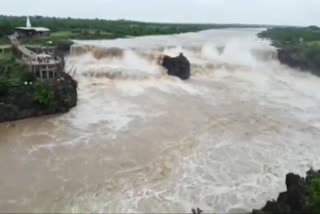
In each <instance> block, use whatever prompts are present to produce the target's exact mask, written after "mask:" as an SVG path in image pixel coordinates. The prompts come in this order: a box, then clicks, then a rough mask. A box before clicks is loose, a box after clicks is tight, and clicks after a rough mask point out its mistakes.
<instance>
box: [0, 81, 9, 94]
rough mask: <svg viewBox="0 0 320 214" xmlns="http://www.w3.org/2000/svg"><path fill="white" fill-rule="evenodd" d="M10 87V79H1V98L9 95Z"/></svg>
mask: <svg viewBox="0 0 320 214" xmlns="http://www.w3.org/2000/svg"><path fill="white" fill-rule="evenodd" d="M10 85H11V84H10V80H9V79H7V78H4V77H0V96H5V95H7V93H8V90H9V87H10Z"/></svg>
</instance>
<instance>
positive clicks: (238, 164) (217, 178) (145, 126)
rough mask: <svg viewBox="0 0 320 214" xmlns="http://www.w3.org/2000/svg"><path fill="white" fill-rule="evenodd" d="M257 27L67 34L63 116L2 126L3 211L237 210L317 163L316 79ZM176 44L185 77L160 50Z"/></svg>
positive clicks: (170, 51)
mask: <svg viewBox="0 0 320 214" xmlns="http://www.w3.org/2000/svg"><path fill="white" fill-rule="evenodd" d="M260 31H261V29H241V30H239V29H224V30H209V31H203V32H199V33H187V34H180V35H169V36H146V37H139V38H131V39H116V40H108V41H76V44H75V45H74V46H73V47H72V50H71V54H70V56H68V57H67V58H66V63H67V64H66V66H67V69H71V68H73V69H75V70H76V73H75V78H76V79H77V81H78V82H79V104H78V106H77V107H76V108H75V109H73V110H72V111H71V112H69V113H68V114H64V115H56V116H48V117H42V118H35V119H27V120H23V121H19V122H16V127H14V128H12V127H10V126H8V124H1V125H0V139H1V144H0V170H1V172H2V175H3V176H1V178H0V183H1V185H0V207H1V208H2V209H1V210H2V211H4V212H44V211H45V212H63V213H66V212H114V213H125V212H145V213H168V212H170V213H176V212H179V213H182V212H191V208H193V207H200V208H202V209H203V210H204V211H206V212H217V213H223V212H235V213H239V212H247V211H250V210H251V209H253V208H260V207H262V206H263V205H264V203H265V201H266V200H269V199H272V198H275V197H276V196H277V195H278V193H279V192H280V191H281V190H284V189H285V186H284V185H283V177H284V175H285V174H286V173H287V172H289V171H292V172H295V173H301V174H304V173H305V171H306V170H308V169H309V168H310V167H314V168H320V160H319V158H318V154H319V153H320V147H319V146H318V141H317V139H318V138H319V137H320V123H319V122H318V121H319V119H320V113H319V107H320V95H319V93H318V91H319V90H320V80H319V78H318V77H315V76H313V75H311V74H309V73H306V72H299V71H296V70H294V69H290V68H288V67H287V66H284V65H281V64H280V63H279V62H278V61H277V59H276V56H277V53H276V50H275V48H273V47H271V46H270V42H269V41H264V40H260V39H258V38H257V36H256V34H257V33H258V32H260ZM179 53H183V54H184V55H185V56H186V57H187V58H188V59H189V60H190V62H191V70H192V77H191V79H190V80H188V81H181V80H180V79H178V78H175V77H171V76H168V75H167V74H166V70H165V69H164V68H163V67H162V66H160V62H161V58H162V57H163V56H164V55H170V56H177V55H178V54H179Z"/></svg>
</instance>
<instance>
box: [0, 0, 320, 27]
mask: <svg viewBox="0 0 320 214" xmlns="http://www.w3.org/2000/svg"><path fill="white" fill-rule="evenodd" d="M0 14H4V15H43V16H56V17H77V18H103V19H122V18H124V19H132V20H140V21H154V22H193V23H243V24H278V25H318V26H320V0H0Z"/></svg>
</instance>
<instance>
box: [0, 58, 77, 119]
mask: <svg viewBox="0 0 320 214" xmlns="http://www.w3.org/2000/svg"><path fill="white" fill-rule="evenodd" d="M76 105H77V82H76V81H75V80H73V79H72V77H71V76H70V75H68V74H66V73H64V72H61V73H60V76H59V77H58V78H56V79H52V80H47V81H38V80H37V79H36V78H35V76H34V74H33V73H31V72H29V71H27V69H26V68H25V67H24V66H23V65H20V64H18V63H16V62H15V58H14V57H12V56H10V57H6V58H4V57H2V59H1V58H0V122H5V121H13V120H20V119H25V118H28V117H35V116H41V115H48V114H56V113H65V112H68V111H69V110H70V109H71V108H73V107H75V106H76Z"/></svg>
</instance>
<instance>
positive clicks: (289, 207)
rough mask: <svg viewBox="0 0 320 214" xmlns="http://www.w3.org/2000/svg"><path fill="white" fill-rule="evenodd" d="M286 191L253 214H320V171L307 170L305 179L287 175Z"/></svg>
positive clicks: (290, 174) (291, 174)
mask: <svg viewBox="0 0 320 214" xmlns="http://www.w3.org/2000/svg"><path fill="white" fill-rule="evenodd" d="M286 186H287V191H286V192H282V193H280V194H279V197H278V199H277V200H276V201H275V200H273V201H268V202H267V204H266V205H265V206H264V207H263V208H262V209H261V210H254V211H253V214H267V213H268V214H276V213H283V214H291V213H320V170H319V171H314V170H312V169H311V170H309V171H308V172H307V176H306V177H305V178H303V177H300V176H299V175H296V174H293V173H289V174H287V176H286Z"/></svg>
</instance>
